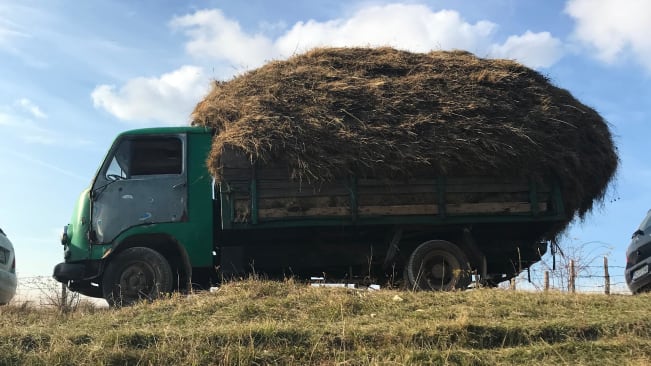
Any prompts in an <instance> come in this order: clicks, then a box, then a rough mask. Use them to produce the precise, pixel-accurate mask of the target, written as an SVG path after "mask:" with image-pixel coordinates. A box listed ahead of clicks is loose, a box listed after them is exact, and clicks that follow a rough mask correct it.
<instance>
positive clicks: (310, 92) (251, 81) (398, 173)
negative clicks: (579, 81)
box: [192, 48, 618, 221]
mask: <svg viewBox="0 0 651 366" xmlns="http://www.w3.org/2000/svg"><path fill="white" fill-rule="evenodd" d="M192 119H193V125H200V126H210V127H214V128H215V129H216V134H215V138H214V141H213V148H212V151H211V154H210V157H209V160H208V165H209V168H210V169H211V171H212V172H213V173H214V174H215V175H216V176H219V168H220V155H221V154H222V151H223V148H224V146H225V145H230V146H232V147H235V148H237V149H240V150H242V151H243V152H244V153H246V154H247V155H248V156H249V158H250V159H251V161H252V162H257V163H258V164H269V163H271V162H274V163H275V162H277V161H279V160H280V161H284V162H285V163H286V164H285V166H286V167H287V169H288V172H289V174H290V176H291V178H292V179H302V180H309V181H329V180H332V179H335V178H337V177H342V176H347V175H350V174H355V175H357V176H373V177H391V178H398V179H400V178H402V177H409V176H423V175H427V176H436V175H488V176H495V175H497V176H514V177H516V176H517V177H522V176H528V177H534V178H544V177H548V176H552V177H556V178H557V179H558V180H559V181H560V183H561V187H562V192H563V196H564V201H565V208H566V212H567V214H568V221H569V219H571V218H573V217H574V216H575V214H576V215H578V216H580V217H583V216H584V215H585V213H586V212H588V211H590V209H591V208H592V206H593V203H594V202H595V201H599V200H601V199H603V197H604V194H605V191H606V189H607V186H608V183H609V182H610V181H611V179H612V177H613V175H614V173H615V171H616V168H617V165H618V157H617V153H616V148H615V146H614V144H613V140H612V136H611V133H610V130H609V126H608V124H607V122H605V121H604V120H603V118H602V117H601V116H600V115H599V114H598V113H597V112H596V111H594V110H593V109H592V108H590V107H587V106H585V105H583V104H582V103H580V102H579V101H577V100H576V99H575V98H574V97H573V96H572V95H571V94H570V93H569V92H567V91H566V90H564V89H560V88H558V87H556V86H554V85H552V84H551V83H550V82H549V80H548V79H547V78H546V77H544V76H542V75H541V74H540V73H538V72H536V71H534V70H532V69H529V68H527V67H525V66H523V65H521V64H519V63H517V62H514V61H509V60H491V59H481V58H478V57H475V56H474V55H472V54H470V53H468V52H463V51H452V52H445V51H437V52H430V53H411V52H406V51H400V50H396V49H392V48H320V49H314V50H312V51H309V52H307V53H305V54H301V55H297V56H294V57H292V58H290V59H288V60H285V61H273V62H270V63H268V64H266V65H264V66H262V67H260V68H258V69H256V70H253V71H250V72H247V73H245V74H243V75H240V76H238V77H235V78H234V79H232V80H230V81H228V82H219V81H217V82H215V83H214V85H213V89H212V91H211V92H210V93H209V94H208V95H207V96H206V97H205V98H204V100H202V101H201V102H200V103H199V104H198V105H197V106H196V108H195V110H194V112H193V114H192Z"/></svg>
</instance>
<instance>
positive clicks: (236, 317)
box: [0, 280, 651, 365]
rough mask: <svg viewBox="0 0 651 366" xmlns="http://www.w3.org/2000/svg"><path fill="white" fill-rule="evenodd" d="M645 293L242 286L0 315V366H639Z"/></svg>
mask: <svg viewBox="0 0 651 366" xmlns="http://www.w3.org/2000/svg"><path fill="white" fill-rule="evenodd" d="M650 300H651V296H649V295H643V296H625V295H614V296H606V295H570V294H564V293H555V292H551V293H528V292H513V291H506V290H475V291H467V292H454V293H431V292H406V291H393V290H381V291H375V292H368V291H361V290H351V289H340V288H311V287H307V286H306V285H304V284H299V283H294V282H292V281H287V282H265V281H255V280H249V281H242V282H233V283H229V284H226V285H224V286H222V287H221V288H220V289H219V291H217V292H213V293H203V294H197V295H192V296H189V297H182V296H173V297H172V298H170V299H166V300H160V301H156V302H154V303H149V304H147V303H143V304H139V305H136V306H133V307H130V308H125V309H117V310H116V309H105V308H95V307H92V306H85V307H84V306H82V307H80V308H78V309H77V310H76V311H75V312H73V313H69V314H61V313H58V312H57V311H55V310H50V309H34V308H29V307H26V306H16V305H14V306H5V307H1V308H0V324H1V327H0V365H81V364H87V365H221V364H224V365H254V364H283V365H306V364H317V365H334V364H339V365H378V364H380V365H396V364H397V365H402V364H415V365H419V364H459V365H500V364H501V365H511V364H526V365H529V364H548V365H552V364H553V365H558V364H564V365H577V364H584V365H591V364H595V365H596V364H598V365H647V364H651V319H650V316H649V315H651V312H650V311H649V303H650V302H651V301H650Z"/></svg>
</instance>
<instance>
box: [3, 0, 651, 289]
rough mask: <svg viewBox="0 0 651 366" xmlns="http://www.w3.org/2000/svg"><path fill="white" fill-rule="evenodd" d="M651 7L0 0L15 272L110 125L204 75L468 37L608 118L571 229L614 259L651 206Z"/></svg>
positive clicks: (65, 216)
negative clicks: (600, 184)
mask: <svg viewBox="0 0 651 366" xmlns="http://www.w3.org/2000/svg"><path fill="white" fill-rule="evenodd" d="M650 18H651V1H645V0H563V1H561V0H556V1H537V0H481V1H479V0H477V1H471V0H467V1H464V0H455V1H452V0H441V1H351V0H348V1H337V0H330V1H326V0H312V1H303V2H289V1H273V0H267V1H264V0H253V1H252V0H249V1H246V2H243V1H242V2H236V1H216V0H215V1H154V0H148V1H117V0H112V1H99V0H93V1H83V2H80V1H72V0H53V1H42V0H41V1H30V0H25V1H20V2H16V1H9V0H0V136H2V142H0V166H1V167H2V172H3V173H2V178H1V179H0V227H2V229H3V230H4V231H5V232H6V233H7V234H8V235H9V236H10V238H11V239H12V241H13V243H14V246H15V247H16V251H17V260H18V262H17V264H18V274H19V276H36V275H50V274H51V271H52V268H53V266H54V265H55V264H56V263H58V262H59V261H61V260H62V248H61V246H60V244H59V235H60V233H61V229H62V227H63V225H65V224H66V223H67V222H68V221H69V218H70V215H71V212H72V208H73V205H74V203H75V201H76V199H77V196H78V195H79V193H80V192H81V190H82V189H84V188H85V187H86V186H87V185H88V184H89V182H90V181H91V179H92V176H93V174H94V173H95V170H96V169H97V166H98V164H99V163H100V161H101V160H102V158H103V155H104V154H105V152H106V150H107V149H108V147H109V146H110V144H111V141H112V139H113V138H114V137H115V135H116V134H117V133H119V132H121V131H123V130H126V129H131V128H137V127H145V126H159V125H183V124H187V123H188V122H189V118H188V116H189V112H190V111H191V110H192V108H193V106H194V105H195V104H196V103H197V102H198V101H199V100H200V99H201V97H202V96H203V95H204V94H205V93H206V92H207V90H208V88H209V84H210V81H211V80H213V79H219V80H228V79H230V78H232V77H233V76H234V75H237V74H239V73H241V72H243V71H245V70H247V69H251V68H255V67H257V66H260V65H262V64H263V63H264V62H266V61H268V60H271V59H282V58H286V57H288V56H291V55H292V54H294V53H300V52H303V51H305V50H308V49H310V48H312V47H315V46H327V45H334V46H360V45H361V46H376V45H390V46H394V47H396V48H401V49H406V50H412V51H418V52H426V51H428V50H440V49H466V50H468V51H471V52H473V53H476V54H477V55H479V56H481V57H495V58H510V59H516V60H518V61H520V62H522V63H524V64H526V65H528V66H530V67H533V68H536V69H537V70H539V71H540V72H542V73H543V74H545V75H547V76H548V77H549V78H550V79H551V81H552V82H553V83H555V84H556V85H558V86H560V87H563V88H566V89H568V90H569V91H570V92H571V93H572V94H573V95H574V96H576V97H577V98H578V99H579V100H581V101H582V102H583V103H585V104H587V105H590V106H591V107H593V108H595V109H596V110H597V111H598V112H600V113H601V114H602V115H603V116H604V117H605V118H606V119H607V120H608V121H609V122H610V123H611V124H612V131H613V133H614V135H615V141H616V144H617V146H618V149H619V154H620V158H621V162H622V164H621V168H620V170H619V172H618V176H617V179H616V181H615V184H614V185H613V188H612V189H611V191H610V193H609V195H608V197H607V198H606V201H605V203H604V205H603V207H598V208H597V209H596V210H595V211H594V212H593V213H592V214H591V215H589V216H588V217H587V219H586V220H585V221H584V222H577V223H575V224H574V225H573V226H572V228H571V230H570V231H569V232H568V236H567V238H568V239H567V240H568V243H575V244H576V243H579V244H580V243H588V242H590V243H594V244H590V245H588V247H589V248H592V247H594V250H595V251H600V252H603V253H604V254H606V253H608V254H609V256H610V258H611V259H610V262H611V264H613V265H615V266H623V265H624V253H625V249H626V245H627V244H628V241H629V238H630V235H631V233H632V232H633V231H634V230H635V228H636V227H637V225H638V224H639V222H640V221H641V220H642V218H643V216H644V214H645V213H646V211H647V210H648V209H649V208H650V206H651V205H650V204H649V202H650V198H651V194H650V193H649V189H648V188H647V187H648V186H649V185H648V183H647V182H648V181H649V179H650V178H651V165H649V164H648V163H647V159H646V156H648V154H647V150H646V148H647V145H648V142H647V140H648V138H649V135H651V127H650V125H649V123H648V122H647V121H646V119H647V118H648V116H649V115H650V114H651V103H650V102H651V37H649V36H648V35H649V34H651V22H650V21H649V20H651V19H650ZM611 272H612V271H611ZM615 274H617V273H615Z"/></svg>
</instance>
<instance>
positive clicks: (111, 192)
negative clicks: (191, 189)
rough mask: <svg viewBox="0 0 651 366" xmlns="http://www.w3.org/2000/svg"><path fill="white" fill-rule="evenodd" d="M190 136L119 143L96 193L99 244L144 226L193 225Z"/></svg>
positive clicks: (149, 137)
mask: <svg viewBox="0 0 651 366" xmlns="http://www.w3.org/2000/svg"><path fill="white" fill-rule="evenodd" d="M186 143H187V139H186V135H185V134H178V135H164V136H159V135H144V136H125V137H123V138H122V139H121V140H118V141H116V143H115V144H114V146H113V148H112V149H111V151H110V152H109V155H108V157H107V159H106V160H105V162H104V164H103V166H102V168H101V169H100V171H99V173H98V175H97V177H96V179H95V182H94V184H93V190H92V203H91V204H92V209H91V215H92V216H91V225H92V233H93V235H92V237H93V239H94V240H93V242H94V243H96V244H105V243H110V242H112V241H113V240H114V239H115V238H116V237H117V236H118V235H119V234H120V233H122V232H123V231H124V230H126V229H129V228H131V227H134V226H139V225H150V224H156V223H170V222H181V221H187V195H188V193H187V172H186V164H185V163H184V162H185V155H186Z"/></svg>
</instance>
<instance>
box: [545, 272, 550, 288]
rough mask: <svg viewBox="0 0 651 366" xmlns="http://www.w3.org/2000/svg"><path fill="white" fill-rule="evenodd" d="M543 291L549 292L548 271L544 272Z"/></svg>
mask: <svg viewBox="0 0 651 366" xmlns="http://www.w3.org/2000/svg"><path fill="white" fill-rule="evenodd" d="M545 291H549V271H545Z"/></svg>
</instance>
